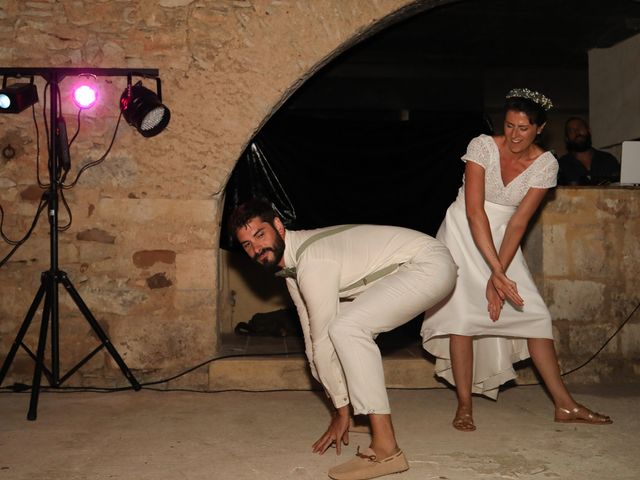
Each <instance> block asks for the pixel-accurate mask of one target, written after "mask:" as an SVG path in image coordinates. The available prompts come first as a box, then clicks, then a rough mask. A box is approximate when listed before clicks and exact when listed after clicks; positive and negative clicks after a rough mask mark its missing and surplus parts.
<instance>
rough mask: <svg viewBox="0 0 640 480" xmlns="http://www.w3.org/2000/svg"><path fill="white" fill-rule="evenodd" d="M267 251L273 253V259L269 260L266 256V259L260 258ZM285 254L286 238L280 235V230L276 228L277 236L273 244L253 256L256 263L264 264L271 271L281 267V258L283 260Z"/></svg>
mask: <svg viewBox="0 0 640 480" xmlns="http://www.w3.org/2000/svg"><path fill="white" fill-rule="evenodd" d="M266 252H272V253H273V260H269V259H266V258H265V259H264V260H260V257H261V256H262V255H264V254H265V253H266ZM283 255H284V240H283V238H282V237H281V236H280V233H278V231H277V230H276V236H275V240H274V242H273V245H272V246H271V247H265V248H263V249H262V250H260V251H259V252H257V253H256V254H255V255H254V256H253V260H254V261H255V262H256V263H258V264H260V265H262V266H263V267H264V268H266V269H267V270H268V271H269V272H275V271H276V270H278V268H279V266H278V264H279V263H280V260H282V256H283Z"/></svg>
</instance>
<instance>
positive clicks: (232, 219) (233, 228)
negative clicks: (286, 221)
mask: <svg viewBox="0 0 640 480" xmlns="http://www.w3.org/2000/svg"><path fill="white" fill-rule="evenodd" d="M276 216H277V215H276V212H275V211H274V209H273V207H272V206H271V204H270V203H269V202H268V201H266V200H264V199H262V198H252V199H251V200H247V201H246V202H244V203H241V204H240V205H238V206H237V207H236V208H234V209H233V212H231V215H230V216H229V222H228V224H227V226H228V227H229V234H230V235H231V236H232V237H233V238H235V236H236V232H237V231H238V230H239V229H240V228H242V227H244V226H246V225H248V224H249V222H250V221H251V220H252V219H253V218H256V217H258V218H260V219H261V220H262V221H263V222H267V223H268V224H269V225H271V226H272V227H273V226H274V225H273V220H274V218H276Z"/></svg>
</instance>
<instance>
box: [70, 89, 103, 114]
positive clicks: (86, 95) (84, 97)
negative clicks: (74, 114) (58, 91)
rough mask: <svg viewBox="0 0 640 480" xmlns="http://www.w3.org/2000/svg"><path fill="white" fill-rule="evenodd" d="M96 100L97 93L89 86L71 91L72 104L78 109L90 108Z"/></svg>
mask: <svg viewBox="0 0 640 480" xmlns="http://www.w3.org/2000/svg"><path fill="white" fill-rule="evenodd" d="M96 100H98V93H97V92H96V90H95V89H93V88H91V87H90V86H89V85H80V86H79V87H76V89H75V90H74V91H73V102H74V103H75V104H76V105H77V106H78V108H91V107H93V105H94V104H95V103H96Z"/></svg>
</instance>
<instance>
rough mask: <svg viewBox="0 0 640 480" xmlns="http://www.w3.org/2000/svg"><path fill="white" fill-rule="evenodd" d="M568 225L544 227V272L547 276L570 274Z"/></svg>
mask: <svg viewBox="0 0 640 480" xmlns="http://www.w3.org/2000/svg"><path fill="white" fill-rule="evenodd" d="M566 239H567V225H565V224H552V225H545V226H544V227H543V240H542V252H543V254H542V265H543V266H542V271H543V273H544V275H545V276H554V275H556V276H562V275H566V274H568V273H569V265H568V262H567V258H568V251H567V240H566Z"/></svg>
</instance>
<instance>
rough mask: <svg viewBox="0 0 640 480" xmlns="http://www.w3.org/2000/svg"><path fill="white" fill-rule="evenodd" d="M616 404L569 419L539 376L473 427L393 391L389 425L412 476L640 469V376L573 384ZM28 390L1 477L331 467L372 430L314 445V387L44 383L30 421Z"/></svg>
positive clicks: (212, 475) (534, 475) (305, 472)
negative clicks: (598, 419)
mask: <svg viewBox="0 0 640 480" xmlns="http://www.w3.org/2000/svg"><path fill="white" fill-rule="evenodd" d="M574 392H575V396H576V398H577V399H578V401H581V402H583V403H585V404H586V405H589V406H591V407H592V408H593V409H596V410H598V411H601V412H606V413H607V414H609V415H611V416H612V417H613V418H614V420H615V423H614V424H613V425H610V426H587V425H579V424H575V425H563V424H556V423H554V422H553V421H552V417H553V409H552V406H551V403H550V402H549V400H548V399H547V397H546V395H545V393H544V392H543V390H542V389H541V388H540V387H538V386H535V387H516V388H511V389H509V390H507V391H505V392H503V393H502V394H501V395H500V398H499V400H498V401H497V402H492V401H490V400H486V399H482V398H478V399H476V403H475V419H476V424H477V426H478V430H477V431H476V432H473V433H462V432H458V431H456V430H454V429H453V428H452V427H451V426H450V421H451V417H452V414H453V409H454V394H453V392H452V391H451V390H447V389H436V390H420V391H415V390H414V391H411V390H391V391H390V393H389V396H390V400H391V405H392V408H393V411H394V423H395V427H396V432H397V435H398V439H399V442H400V445H401V447H402V448H403V449H404V451H405V453H406V454H407V457H408V459H409V463H410V465H411V469H410V470H409V471H408V472H406V473H403V474H401V475H398V476H391V477H387V478H393V479H398V480H411V479H420V480H428V479H441V480H445V479H446V480H458V479H460V480H469V479H536V480H537V479H562V480H572V479H575V480H585V479H587V480H588V479H604V480H606V479H611V480H624V479H629V480H630V479H634V480H635V479H637V478H640V442H639V441H638V431H639V429H640V420H639V418H638V409H639V408H640V386H638V385H626V386H607V387H604V386H598V387H592V388H589V389H586V388H582V389H579V390H575V389H574ZM28 402H29V396H28V394H24V393H22V394H16V393H10V394H9V393H3V394H0V479H1V480H5V479H7V480H9V479H11V480H27V479H29V480H58V479H60V480H62V479H64V480H76V479H91V480H103V479H123V480H129V479H132V480H133V479H135V480H145V479H150V480H151V479H153V480H165V479H167V480H168V479H171V480H176V479H188V480H200V479H207V480H212V479H223V480H226V479H229V480H242V479H252V480H253V479H260V480H263V479H264V480H268V479H286V478H291V479H323V478H327V476H326V472H327V470H328V469H329V468H330V467H331V466H332V465H335V464H336V463H341V462H342V461H345V460H347V459H349V458H350V457H351V456H352V455H353V454H354V453H355V451H356V446H357V445H361V446H363V447H364V446H366V445H367V444H368V436H367V435H364V434H352V437H351V442H350V445H349V447H347V448H346V451H345V452H343V454H342V456H341V457H336V455H335V454H334V451H330V452H328V453H327V454H325V455H324V456H319V455H313V454H312V453H311V444H312V443H313V442H314V441H315V440H316V439H317V437H319V436H320V434H321V433H322V432H323V431H324V428H325V427H326V426H327V422H328V410H327V408H326V406H325V404H324V402H323V400H322V399H321V397H320V396H319V394H318V393H317V392H309V391H307V392H275V393H239V392H230V393H216V394H211V393H209V394H207V393H181V392H156V391H151V390H143V391H140V392H120V393H43V394H42V395H41V397H40V403H39V411H38V419H37V421H35V422H29V421H27V420H26V418H25V417H26V411H27V406H28Z"/></svg>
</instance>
